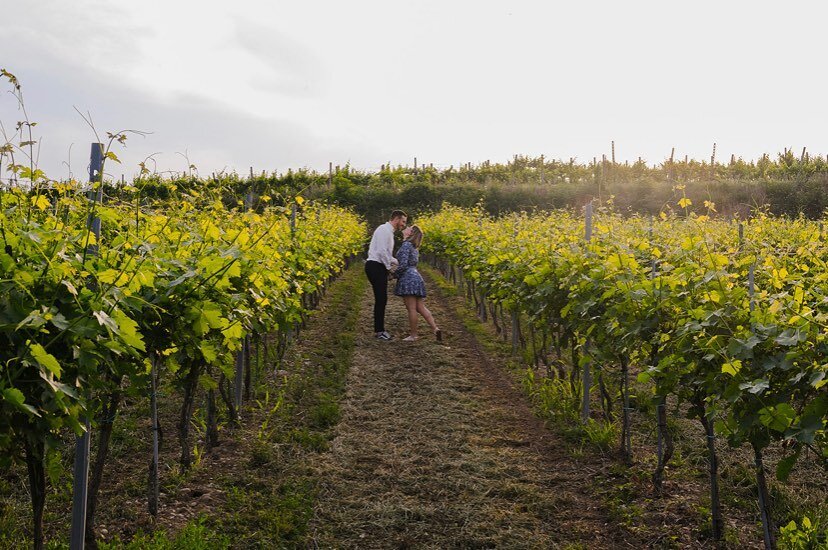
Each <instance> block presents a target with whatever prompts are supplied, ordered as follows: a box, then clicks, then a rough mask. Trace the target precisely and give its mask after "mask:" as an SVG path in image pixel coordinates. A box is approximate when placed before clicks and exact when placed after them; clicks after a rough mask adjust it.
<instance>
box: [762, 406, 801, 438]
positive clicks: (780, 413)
mask: <svg viewBox="0 0 828 550" xmlns="http://www.w3.org/2000/svg"><path fill="white" fill-rule="evenodd" d="M794 418H796V411H795V410H793V408H792V407H791V406H790V405H788V404H787V403H780V404H779V405H776V406H775V407H765V408H764V409H762V410H760V411H759V421H760V422H762V424H764V425H765V426H767V427H768V428H770V429H771V430H774V431H777V432H784V431H785V430H787V429H788V427H789V426H790V425H791V422H792V421H793V419H794Z"/></svg>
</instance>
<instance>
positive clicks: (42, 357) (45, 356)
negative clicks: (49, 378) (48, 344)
mask: <svg viewBox="0 0 828 550" xmlns="http://www.w3.org/2000/svg"><path fill="white" fill-rule="evenodd" d="M29 351H30V352H31V354H32V357H34V359H35V361H37V362H38V363H39V364H40V365H41V366H42V367H46V369H48V370H49V372H51V373H52V374H54V375H55V378H60V363H58V360H57V359H55V356H54V355H52V354H51V353H49V352H48V351H46V349H45V348H44V347H43V346H41V345H40V344H29Z"/></svg>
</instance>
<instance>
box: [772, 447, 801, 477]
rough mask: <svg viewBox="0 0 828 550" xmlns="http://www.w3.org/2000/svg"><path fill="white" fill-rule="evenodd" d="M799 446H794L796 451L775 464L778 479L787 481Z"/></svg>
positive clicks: (797, 454)
mask: <svg viewBox="0 0 828 550" xmlns="http://www.w3.org/2000/svg"><path fill="white" fill-rule="evenodd" d="M800 449H801V447H797V448H796V452H795V453H794V454H792V455H791V456H786V457H785V458H783V459H782V460H780V461H779V463H778V464H777V465H776V479H778V480H779V481H787V480H788V476H790V475H791V470H793V467H794V464H796V461H797V459H798V458H799V452H800Z"/></svg>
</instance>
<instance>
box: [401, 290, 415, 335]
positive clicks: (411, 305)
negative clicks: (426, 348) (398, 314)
mask: <svg viewBox="0 0 828 550" xmlns="http://www.w3.org/2000/svg"><path fill="white" fill-rule="evenodd" d="M403 301H404V302H405V309H407V310H408V332H409V334H410V336H411V337H412V338H417V321H418V319H417V297H416V296H403Z"/></svg>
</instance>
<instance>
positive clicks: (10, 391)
mask: <svg viewBox="0 0 828 550" xmlns="http://www.w3.org/2000/svg"><path fill="white" fill-rule="evenodd" d="M3 399H4V400H5V401H6V402H8V403H11V405H12V406H14V407H16V408H18V409H20V410H22V411H25V412H27V413H29V414H32V415H34V416H40V413H38V412H37V409H35V408H34V407H32V406H31V405H28V404H26V403H25V401H26V400H25V398H24V397H23V392H21V391H20V390H18V389H17V388H6V389H5V390H3Z"/></svg>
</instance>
